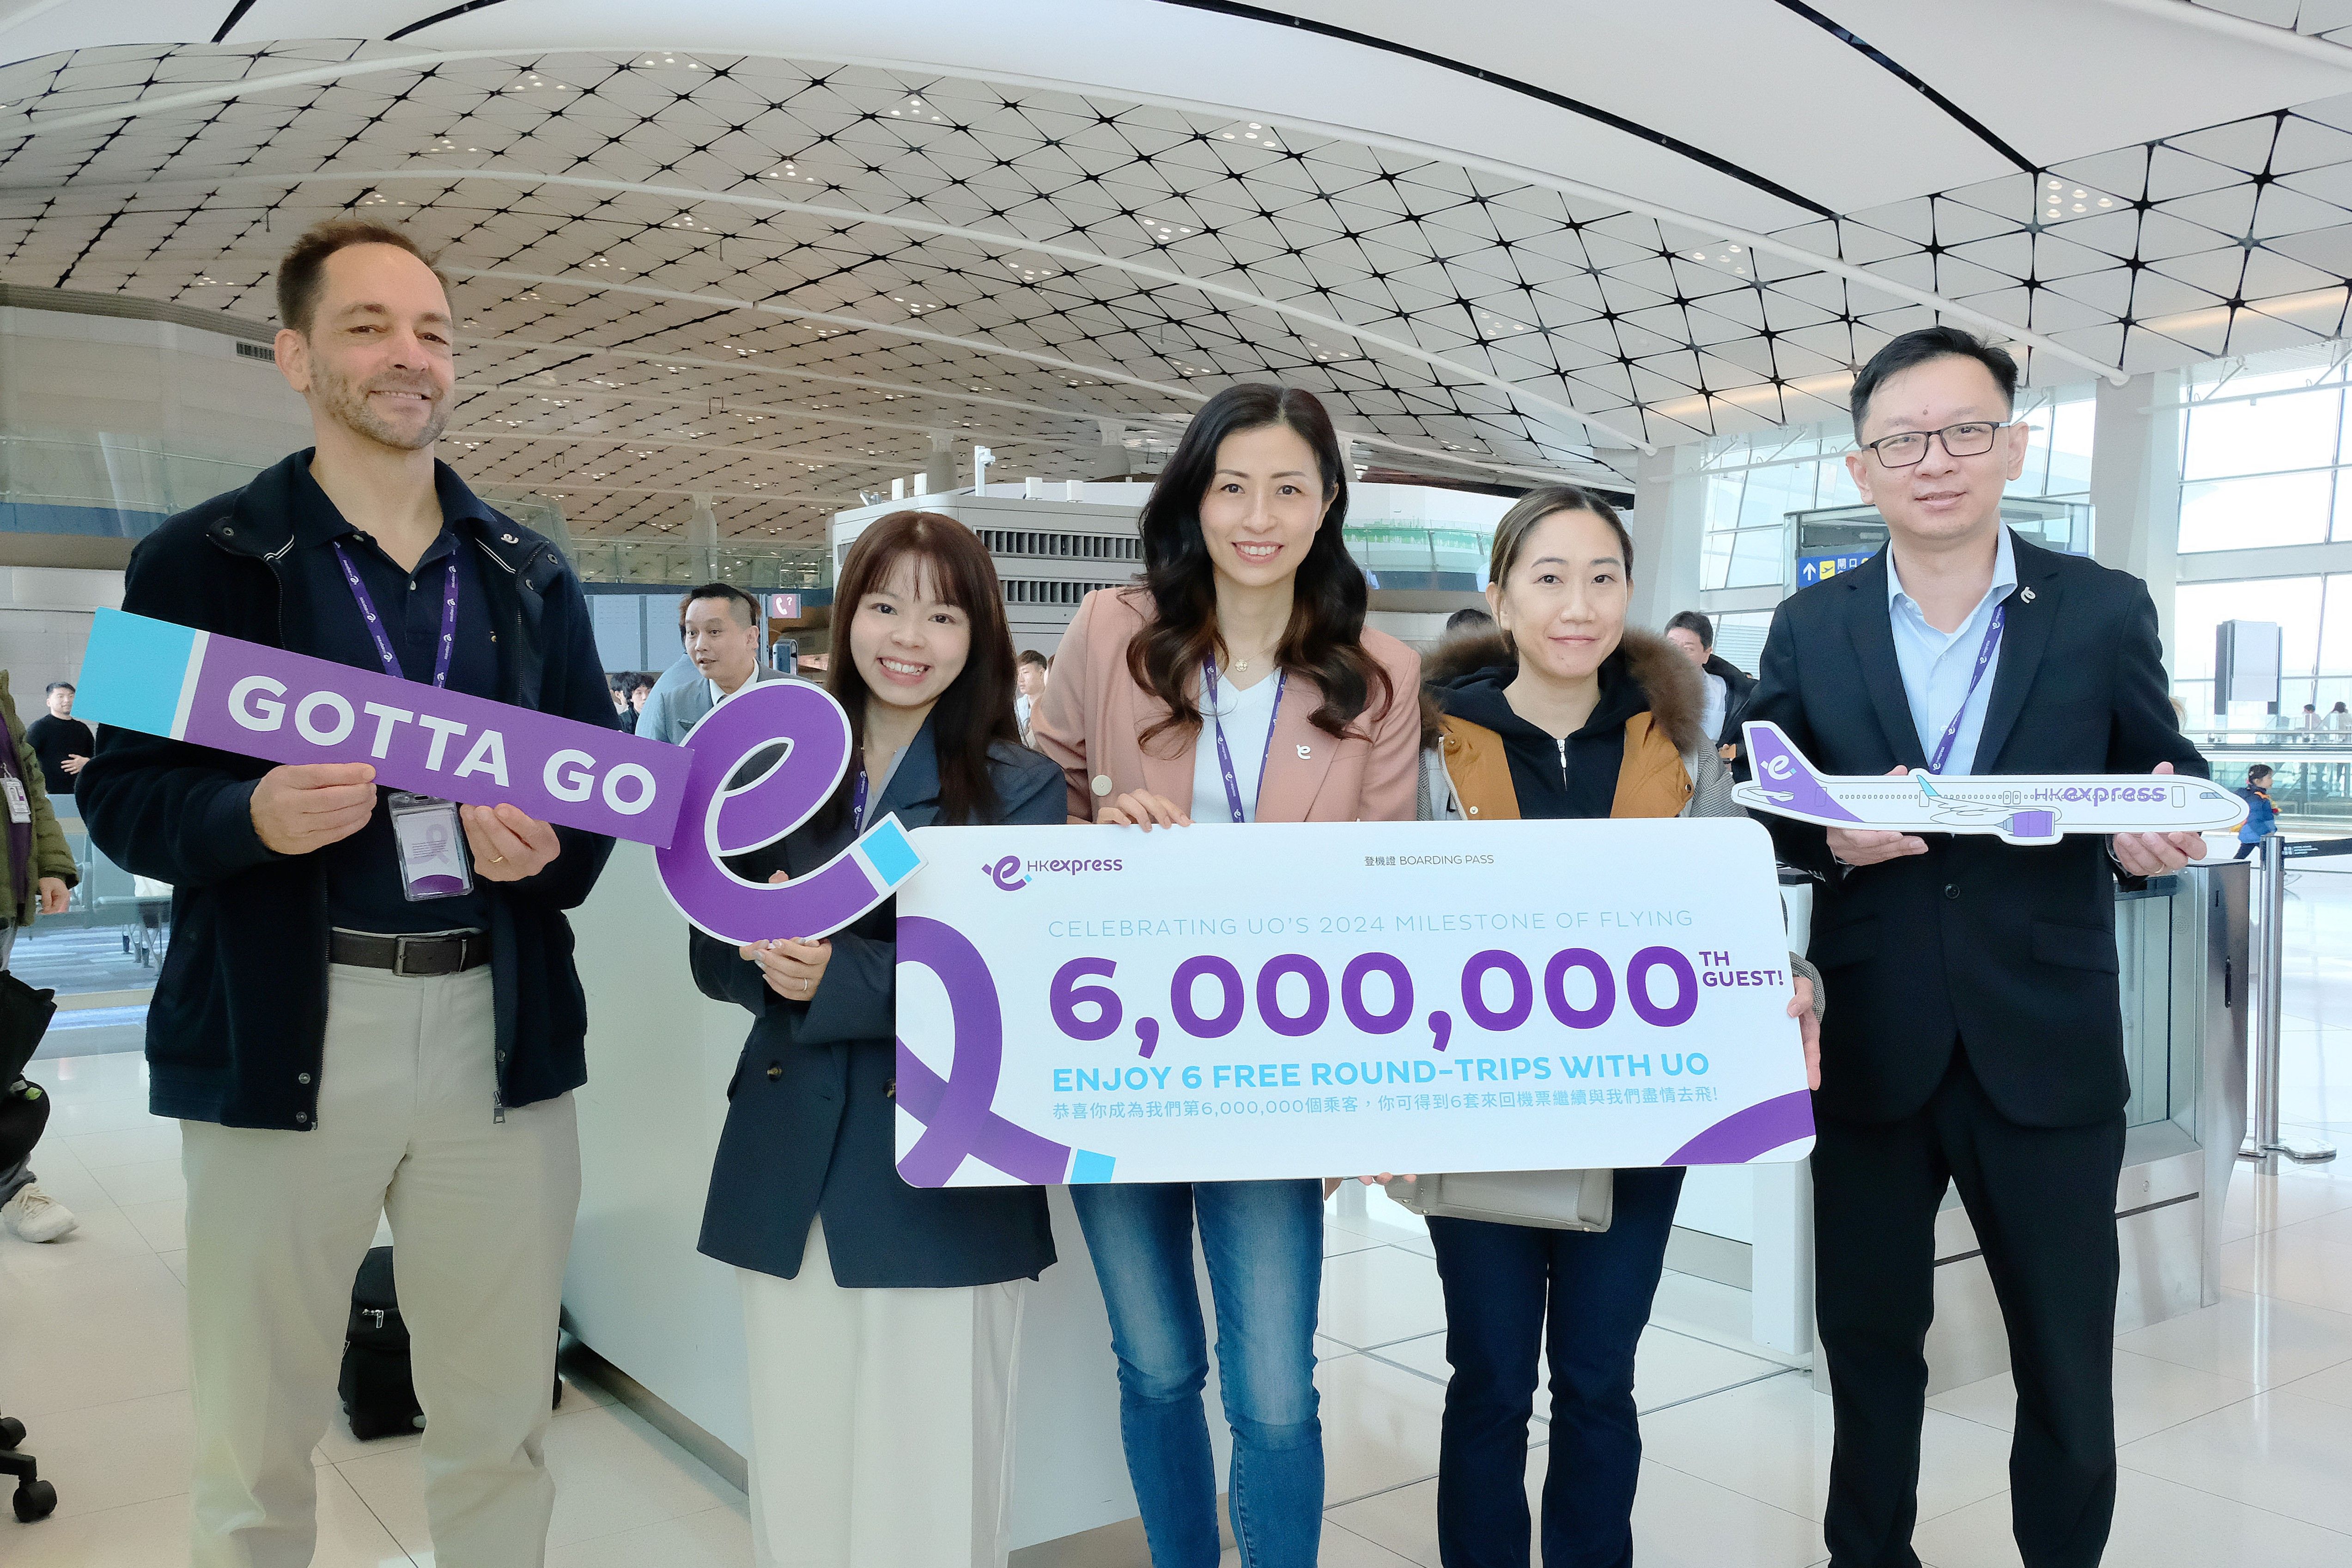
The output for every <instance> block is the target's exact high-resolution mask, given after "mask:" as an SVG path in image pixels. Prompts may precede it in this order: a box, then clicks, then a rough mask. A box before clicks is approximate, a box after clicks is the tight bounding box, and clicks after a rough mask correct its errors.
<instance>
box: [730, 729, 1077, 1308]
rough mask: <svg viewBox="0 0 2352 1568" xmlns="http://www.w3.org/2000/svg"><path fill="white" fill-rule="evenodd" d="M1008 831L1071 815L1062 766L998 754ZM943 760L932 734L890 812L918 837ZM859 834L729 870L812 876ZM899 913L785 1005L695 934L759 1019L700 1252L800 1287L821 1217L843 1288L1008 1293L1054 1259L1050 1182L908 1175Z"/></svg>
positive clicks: (839, 939)
mask: <svg viewBox="0 0 2352 1568" xmlns="http://www.w3.org/2000/svg"><path fill="white" fill-rule="evenodd" d="M989 764H990V773H992V776H993V777H994V779H995V782H996V791H997V798H998V800H999V802H1000V803H1001V809H1000V811H999V813H998V816H997V817H996V820H997V821H998V822H1006V823H1021V824H1034V823H1045V824H1054V825H1057V826H1058V825H1059V824H1061V823H1062V822H1064V821H1066V802H1065V798H1064V797H1065V789H1064V785H1063V781H1062V771H1061V769H1060V768H1058V767H1056V766H1055V764H1054V763H1050V762H1048V761H1046V760H1045V758H1044V757H1041V756H1039V755H1038V754H1037V753H1036V752H1029V751H1023V750H1020V749H1018V748H1016V747H1010V746H998V747H997V748H995V749H994V751H992V752H991V753H990V757H989ZM939 794H940V775H939V762H938V757H937V754H936V753H935V752H933V751H932V749H931V727H930V725H929V723H928V722H927V723H925V724H924V726H923V728H922V730H921V731H920V732H919V733H918V734H917V735H916V737H915V739H914V741H913V742H912V743H910V744H909V745H908V748H907V754H906V755H905V756H904V757H902V758H901V759H900V760H899V763H898V771H897V772H895V773H892V774H891V775H890V781H889V783H888V784H887V786H886V787H885V788H884V789H883V791H882V798H881V800H880V802H879V803H878V804H877V806H876V808H875V815H876V817H877V819H878V818H879V817H880V816H881V815H882V814H883V813H885V812H896V813H898V820H899V821H900V822H901V823H903V824H905V825H906V826H908V827H909V828H916V827H925V826H929V825H930V823H931V821H932V820H933V818H935V817H936V816H938V815H939V809H940V800H939ZM852 837H854V834H853V832H852V830H851V826H850V824H849V823H848V822H847V821H846V820H845V821H843V822H842V823H840V824H839V825H838V826H835V828H834V829H833V830H832V831H831V832H828V833H818V832H815V831H814V830H813V829H811V828H806V827H803V829H801V830H800V831H799V832H797V833H794V834H793V835H792V836H791V837H787V838H786V839H784V840H783V842H782V845H781V846H772V847H769V848H767V849H763V850H759V851H756V852H755V853H753V854H751V855H747V856H744V857H742V858H740V859H738V860H736V861H734V862H732V864H733V865H734V868H735V869H736V872H737V874H738V875H740V876H744V877H749V878H751V879H753V880H760V879H765V878H766V877H767V876H768V874H769V873H770V872H772V871H774V870H776V869H778V868H783V869H786V870H789V871H791V872H793V874H794V875H796V876H797V875H800V874H802V873H804V872H806V871H809V870H812V869H814V868H816V867H818V866H821V865H823V864H824V862H825V861H827V860H830V859H831V858H833V857H834V856H835V855H836V854H839V853H840V852H841V849H842V847H844V846H845V845H846V844H847V843H848V842H849V841H850V839H851V838H852ZM896 919H897V915H896V900H893V901H892V902H890V903H886V904H884V905H883V906H882V907H881V908H879V909H877V910H874V911H873V912H871V913H870V914H868V915H866V917H865V918H864V919H863V920H861V921H858V922H857V923H856V925H854V926H852V927H850V928H849V929H848V930H846V931H836V932H835V933H834V937H833V962H832V963H830V964H828V965H827V966H826V968H825V973H824V980H823V981H822V982H821V983H820V984H818V986H817V990H816V994H815V996H814V997H813V998H811V999H810V1000H809V1001H807V1002H787V1001H785V1000H784V999H783V998H782V997H781V996H779V995H777V994H775V993H774V992H773V991H771V990H769V989H768V986H767V984H766V982H765V981H764V980H763V979H762V978H761V973H760V966H759V965H758V964H756V963H746V962H745V961H744V959H743V957H742V956H741V954H740V953H738V952H736V951H735V947H734V944H733V943H731V942H716V941H713V940H712V939H711V938H709V937H708V936H705V935H704V934H703V933H702V932H700V931H696V932H694V933H693V936H692V939H691V940H692V943H693V962H694V978H695V983H696V984H698V985H700V986H701V987H702V990H703V994H706V995H709V996H711V997H715V998H717V999H718V1000H719V1001H722V1002H740V1003H741V1004H742V1005H744V1006H746V1007H748V1008H750V1009H751V1013H752V1016H754V1017H755V1018H756V1019H757V1020H758V1021H757V1022H755V1023H754V1024H753V1025H752V1026H751V1038H750V1039H749V1040H747V1041H745V1042H744V1046H743V1056H742V1059H741V1060H740V1061H739V1062H737V1063H736V1065H735V1077H734V1079H733V1081H731V1082H730V1084H729V1085H728V1086H727V1098H728V1102H729V1103H728V1107H727V1126H726V1130H725V1131H723V1132H721V1133H720V1134H719V1155H718V1159H717V1160H716V1162H715V1163H713V1164H712V1166H711V1171H710V1195H709V1200H708V1201H707V1202H706V1204H705V1205H704V1206H703V1211H702V1237H701V1240H700V1242H699V1244H698V1245H699V1247H700V1249H701V1250H702V1251H703V1252H704V1253H705V1254H706V1255H708V1256H709V1257H712V1258H718V1259H719V1261H720V1262H722V1263H732V1264H736V1265H738V1266H740V1267H741V1268H756V1269H758V1270H759V1271H760V1272H761V1273H762V1274H773V1275H775V1276H777V1277H778V1278H780V1279H793V1277H795V1276H796V1275H798V1274H799V1273H800V1268H801V1257H802V1253H803V1250H804V1249H805V1247H806V1246H807V1243H808V1232H809V1222H810V1221H811V1220H812V1219H813V1218H814V1217H815V1216H817V1215H823V1216H824V1243H825V1249H826V1251H827V1252H828V1253H829V1254H830V1255H831V1257H832V1258H833V1277H834V1279H835V1281H836V1282H837V1283H839V1284H841V1285H843V1286H845V1287H849V1288H852V1289H856V1288H867V1289H871V1288H876V1287H890V1288H899V1289H906V1288H922V1287H934V1288H936V1287H947V1286H961V1285H993V1284H997V1283H999V1282H1001V1281H1003V1280H1006V1279H1034V1278H1036V1276H1037V1275H1038V1274H1039V1273H1041V1272H1043V1271H1044V1270H1045V1268H1048V1267H1050V1266H1051V1265H1052V1264H1053V1262H1054V1233H1053V1227H1052V1225H1051V1223H1050V1222H1049V1221H1048V1220H1047V1218H1046V1215H1045V1189H1044V1188H1042V1187H940V1188H918V1187H910V1186H908V1184H906V1183H905V1182H903V1181H901V1180H899V1178H898V1164H897V1144H896V1125H895V1117H894V1114H893V1113H894V1111H895V1110H896V1109H897V1100H896V1099H895V1095H896V1093H897V1089H898V1054H897V1043H898V1032H897V970H898V943H897V940H896V931H895V927H894V922H895V921H896Z"/></svg>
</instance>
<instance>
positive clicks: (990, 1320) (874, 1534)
mask: <svg viewBox="0 0 2352 1568" xmlns="http://www.w3.org/2000/svg"><path fill="white" fill-rule="evenodd" d="M736 1273H737V1275H738V1277H739V1278H740V1279H741V1280H742V1282H743V1333H744V1338H745V1340H746V1342H748V1345H749V1348H750V1352H751V1456H750V1461H749V1463H750V1469H751V1542H752V1556H753V1561H754V1562H755V1563H757V1564H758V1568H1003V1564H1004V1561H1005V1558H1006V1556H1007V1555H1008V1554H1009V1553H1010V1552H1011V1551H1012V1546H1013V1520H1012V1501H1013V1351H1014V1348H1015V1346H1016V1344H1017V1342H1019V1340H1020V1337H1021V1303H1022V1299H1023V1287H1024V1286H1025V1285H1026V1284H1027V1283H1028V1281H1027V1280H1025V1279H1015V1280H1013V1281H1010V1282H1009V1283H1006V1284H1003V1285H974V1286H962V1287H951V1288H948V1289H933V1290H846V1289H842V1287H840V1286H839V1285H836V1284H835V1283H834V1279H833V1261H832V1259H831V1258H830V1257H828V1256H827V1254H826V1251H825V1246H824V1225H823V1224H822V1223H819V1224H816V1225H813V1226H810V1227H809V1240H808V1251H807V1253H806V1255H805V1256H804V1257H803V1258H802V1260H801V1271H800V1276H799V1278H797V1279H777V1278H775V1277H774V1276H773V1275H771V1274H761V1273H758V1272H756V1271H754V1270H752V1269H749V1268H739V1269H737V1270H736Z"/></svg>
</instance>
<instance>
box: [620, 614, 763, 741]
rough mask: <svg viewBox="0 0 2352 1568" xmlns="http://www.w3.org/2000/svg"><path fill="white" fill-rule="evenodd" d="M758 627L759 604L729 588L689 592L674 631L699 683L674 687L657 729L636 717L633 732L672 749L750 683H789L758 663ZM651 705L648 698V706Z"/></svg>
mask: <svg viewBox="0 0 2352 1568" xmlns="http://www.w3.org/2000/svg"><path fill="white" fill-rule="evenodd" d="M677 630H678V637H680V639H681V640H682V641H684V643H685V644H686V657H687V659H688V662H689V663H690V664H691V665H692V666H693V668H694V672H695V674H696V676H698V677H699V679H693V680H687V681H684V682H682V683H681V684H679V685H677V686H676V687H673V688H672V689H670V691H669V693H668V700H667V702H666V703H664V704H663V706H662V708H661V710H660V714H659V717H658V719H657V720H656V727H655V728H654V729H652V730H647V729H646V725H645V723H644V721H643V720H642V719H640V721H639V722H638V726H637V732H638V733H639V734H650V735H651V736H652V738H653V739H655V740H656V741H667V742H669V743H670V744H671V745H673V746H675V745H680V744H683V743H684V742H685V740H686V735H687V731H689V730H691V729H693V728H694V727H695V725H696V724H698V723H699V722H700V721H701V719H702V716H703V715H704V714H705V713H708V712H709V711H710V710H712V709H713V708H716V707H718V706H719V702H720V701H721V700H724V699H726V698H729V697H732V696H734V695H735V693H737V692H738V691H740V690H741V689H743V688H744V687H745V686H746V685H748V684H750V683H751V682H752V681H755V680H790V679H793V678H792V677H791V676H789V675H786V674H785V673H784V672H783V671H782V670H781V669H771V668H768V667H767V666H766V665H765V664H764V663H763V662H762V661H761V658H760V631H761V615H760V601H759V600H757V599H754V598H753V597H751V595H749V594H747V593H745V592H744V591H743V590H742V589H740V588H738V587H736V586H735V585H734V584H731V583H705V584H702V586H700V587H699V588H690V589H688V591H687V594H686V596H685V597H684V598H682V599H680V600H679V601H678V604H677ZM665 679H667V678H665ZM662 684H663V682H661V681H656V683H655V689H656V691H659V689H660V687H661V685H662ZM652 706H653V704H652V702H651V701H650V700H649V701H648V702H647V703H646V707H647V708H648V709H651V708H652Z"/></svg>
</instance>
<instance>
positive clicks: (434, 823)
mask: <svg viewBox="0 0 2352 1568" xmlns="http://www.w3.org/2000/svg"><path fill="white" fill-rule="evenodd" d="M391 810H392V838H393V844H394V847H395V848H396V849H397V850H398V852H399V855H400V890H401V892H402V893H403V894H404V896H405V897H406V898H407V900H408V901H409V902H410V903H412V904H416V903H423V902H424V901H425V900H428V899H454V898H456V897H457V896H458V895H459V894H460V893H470V892H472V891H473V890H474V868H473V867H472V866H470V865H469V864H467V859H466V846H465V835H464V834H463V833H462V832H461V831H460V829H459V826H458V822H457V802H456V801H453V800H441V799H438V798H436V797H435V796H433V795H394V796H393V797H392V801H391Z"/></svg>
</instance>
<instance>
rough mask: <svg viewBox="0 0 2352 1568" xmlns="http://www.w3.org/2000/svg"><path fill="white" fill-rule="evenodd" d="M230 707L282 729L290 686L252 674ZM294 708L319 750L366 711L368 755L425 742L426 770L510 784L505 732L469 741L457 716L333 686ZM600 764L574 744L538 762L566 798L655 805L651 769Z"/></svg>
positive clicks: (248, 719) (345, 734) (256, 725)
mask: <svg viewBox="0 0 2352 1568" xmlns="http://www.w3.org/2000/svg"><path fill="white" fill-rule="evenodd" d="M228 710H229V716H230V717H231V718H233V719H234V720H236V722H237V723H238V724H240V725H242V726H244V727H245V728H246V729H247V730H251V731H255V732H257V733H259V734H274V733H278V732H280V731H283V730H284V728H285V724H286V719H287V713H288V702H287V688H286V683H285V682H284V681H282V680H278V679H273V678H272V677H269V676H267V675H248V676H247V677H246V678H245V679H242V680H239V681H238V682H237V683H236V685H235V686H232V687H231V688H229V694H228ZM292 713H293V720H294V732H295V733H296V734H297V735H299V736H300V737H301V738H302V739H303V740H305V741H307V742H310V744H312V745H314V746H318V747H320V748H321V749H325V748H330V747H337V746H341V745H342V744H343V742H346V741H348V740H349V739H350V738H351V735H352V731H353V730H354V729H355V728H357V727H358V726H359V724H360V722H361V720H362V715H364V716H365V717H366V718H368V719H371V720H373V721H374V723H375V732H374V735H373V739H372V740H371V741H370V742H369V745H368V754H369V755H370V756H371V757H373V758H375V759H377V760H378V761H382V760H383V759H384V758H386V757H388V756H390V755H391V754H392V749H393V746H394V743H395V742H398V743H400V744H401V745H402V746H403V747H404V749H407V750H410V751H413V750H414V749H415V748H416V747H417V746H418V745H419V744H422V746H423V749H424V758H423V765H424V767H425V770H426V771H427V772H429V773H445V772H446V773H448V775H449V777H451V778H452V779H463V778H468V777H472V776H475V775H480V776H482V777H485V778H488V780H489V781H490V782H491V783H493V784H497V785H499V787H500V788H502V789H503V788H507V787H509V780H508V777H507V742H506V736H505V735H504V734H503V733H502V732H501V731H498V730H494V729H491V728H489V727H488V726H487V725H486V726H484V727H483V728H481V729H480V730H478V731H471V734H472V738H471V740H470V741H466V737H467V734H468V732H469V727H468V726H467V724H465V723H464V722H463V721H459V720H456V719H449V718H444V717H441V716H438V715H436V714H432V713H426V714H424V715H422V716H419V715H418V714H417V713H416V712H415V710H411V709H406V708H395V707H394V706H393V705H392V704H390V703H388V702H373V701H362V702H361V703H360V704H359V706H358V708H357V709H356V710H354V709H353V707H352V701H351V700H350V699H349V698H347V697H345V696H344V695H343V694H342V693H341V692H339V691H328V690H319V691H311V692H308V693H306V694H304V695H303V696H302V697H300V698H299V699H297V700H294V701H293V703H292ZM404 725H414V726H415V731H412V732H411V733H409V734H407V735H402V734H400V733H399V731H400V730H401V727H402V726H404ZM427 735H429V736H430V739H429V740H427V739H425V737H426V736H427ZM452 741H466V744H465V749H464V752H463V754H462V755H460V756H459V757H458V759H457V764H456V766H455V767H450V766H448V765H447V764H448V761H449V757H450V755H451V752H452V750H453V748H452V747H451V745H450V742H452ZM595 761H596V759H595V758H594V757H593V756H592V755H590V754H589V753H588V752H583V751H579V750H577V749H575V748H572V747H565V748H562V749H561V750H558V751H555V752H551V753H549V755H548V757H547V759H546V761H545V763H543V764H542V765H541V770H540V784H541V787H542V788H543V789H545V790H546V791H547V793H548V794H549V795H551V796H553V797H554V798H555V799H557V800H562V801H573V802H578V801H584V800H586V799H587V798H588V797H589V795H591V794H595V795H599V796H600V797H601V798H602V799H603V801H604V805H606V806H607V807H608V808H610V809H611V810H613V811H614V812H616V813H618V814H619V815H621V816H636V815H637V814H638V813H640V812H642V811H644V810H645V809H646V807H648V806H650V805H653V803H654V795H655V784H654V775H653V774H652V773H650V772H649V771H648V770H646V768H643V767H641V766H639V765H638V764H637V763H614V765H613V766H612V767H611V768H610V769H609V770H607V771H606V773H605V774H604V778H603V780H602V781H601V783H600V781H599V780H598V779H597V777H596V775H595V773H594V772H593V765H594V763H595Z"/></svg>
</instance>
